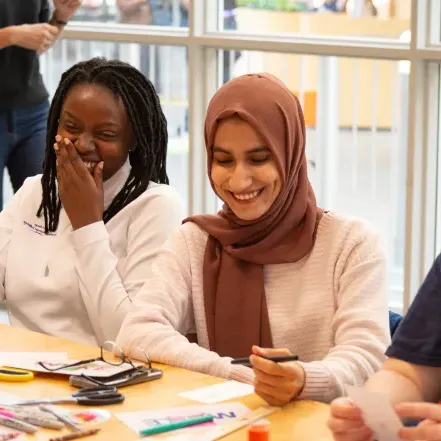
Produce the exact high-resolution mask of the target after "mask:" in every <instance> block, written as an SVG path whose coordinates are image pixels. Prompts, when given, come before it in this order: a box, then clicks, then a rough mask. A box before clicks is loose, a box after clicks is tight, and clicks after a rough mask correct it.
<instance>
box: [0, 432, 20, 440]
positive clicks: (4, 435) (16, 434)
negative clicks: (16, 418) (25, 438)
mask: <svg viewBox="0 0 441 441" xmlns="http://www.w3.org/2000/svg"><path fill="white" fill-rule="evenodd" d="M21 435H23V432H11V433H2V434H1V435H0V441H10V440H13V439H16V438H18V437H19V436H21Z"/></svg>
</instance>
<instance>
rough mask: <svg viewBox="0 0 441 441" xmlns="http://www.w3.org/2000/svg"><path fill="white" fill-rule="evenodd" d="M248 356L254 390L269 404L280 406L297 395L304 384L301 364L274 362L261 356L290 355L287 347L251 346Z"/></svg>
mask: <svg viewBox="0 0 441 441" xmlns="http://www.w3.org/2000/svg"><path fill="white" fill-rule="evenodd" d="M252 351H253V355H251V356H250V363H251V367H252V368H253V371H254V374H255V379H254V391H255V393H256V394H257V395H259V397H261V398H262V399H264V400H265V401H266V402H267V403H268V404H270V405H271V406H282V405H284V404H286V403H289V402H290V401H292V400H294V399H295V398H297V397H298V395H299V394H300V393H301V391H302V390H303V386H304V385H305V371H304V370H303V368H302V366H301V365H300V364H299V363H297V362H295V361H289V362H284V363H275V362H274V361H270V360H266V359H265V358H263V357H277V356H288V355H292V354H291V352H290V351H289V350H288V349H264V348H259V347H258V346H253V348H252Z"/></svg>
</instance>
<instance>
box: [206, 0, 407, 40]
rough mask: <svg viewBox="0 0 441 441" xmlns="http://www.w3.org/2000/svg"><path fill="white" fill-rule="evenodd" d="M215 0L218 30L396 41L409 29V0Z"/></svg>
mask: <svg viewBox="0 0 441 441" xmlns="http://www.w3.org/2000/svg"><path fill="white" fill-rule="evenodd" d="M217 1H218V11H217V14H218V28H219V29H225V30H237V31H238V32H241V33H250V34H256V33H261V34H268V33H277V34H280V33H293V34H318V35H331V36H344V37H346V36H359V37H378V38H391V39H396V38H399V37H400V35H401V34H402V33H403V32H404V31H406V30H408V29H409V28H410V16H411V0H217ZM215 2H216V0H214V2H213V3H215Z"/></svg>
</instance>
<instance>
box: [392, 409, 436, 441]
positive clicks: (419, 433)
mask: <svg viewBox="0 0 441 441" xmlns="http://www.w3.org/2000/svg"><path fill="white" fill-rule="evenodd" d="M395 411H396V412H397V414H398V415H399V416H400V417H401V418H403V419H407V418H409V419H412V420H422V421H421V422H420V423H418V425H417V426H416V427H404V428H402V429H400V431H399V433H398V435H399V437H400V438H401V439H402V440H403V441H441V406H440V405H439V404H433V403H400V404H397V405H396V406H395Z"/></svg>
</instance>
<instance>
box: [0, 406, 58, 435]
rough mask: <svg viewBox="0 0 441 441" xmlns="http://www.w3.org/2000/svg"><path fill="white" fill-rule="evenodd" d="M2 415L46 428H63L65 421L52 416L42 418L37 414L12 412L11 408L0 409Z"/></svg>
mask: <svg viewBox="0 0 441 441" xmlns="http://www.w3.org/2000/svg"><path fill="white" fill-rule="evenodd" d="M0 416H5V417H9V418H15V419H16V420H19V421H24V422H25V423H29V424H33V425H34V426H39V427H45V428H46V429H54V430H61V429H62V428H63V427H64V424H63V423H60V422H59V421H56V420H54V419H52V418H41V417H37V416H30V415H26V414H24V413H21V412H12V411H10V410H0Z"/></svg>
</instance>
